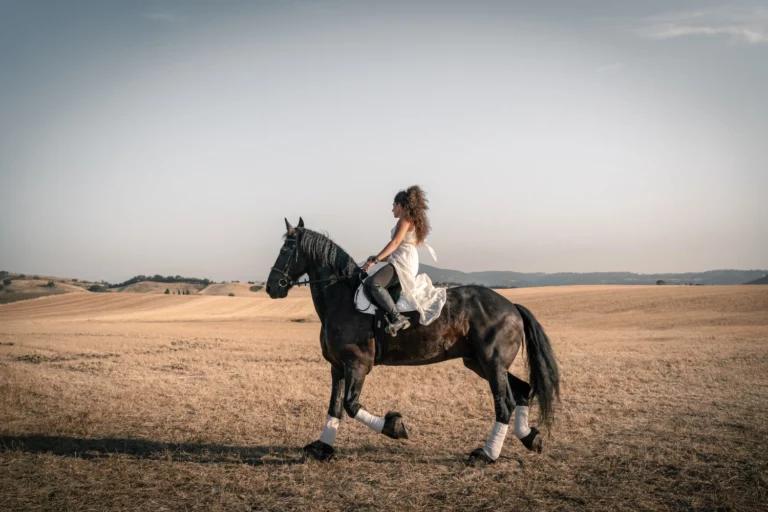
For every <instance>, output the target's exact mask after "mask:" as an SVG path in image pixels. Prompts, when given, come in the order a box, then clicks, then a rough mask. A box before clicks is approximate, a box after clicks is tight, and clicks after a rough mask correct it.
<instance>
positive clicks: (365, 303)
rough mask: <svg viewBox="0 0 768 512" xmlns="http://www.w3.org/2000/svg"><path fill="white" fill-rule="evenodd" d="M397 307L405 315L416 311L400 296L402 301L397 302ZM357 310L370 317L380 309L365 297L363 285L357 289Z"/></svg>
mask: <svg viewBox="0 0 768 512" xmlns="http://www.w3.org/2000/svg"><path fill="white" fill-rule="evenodd" d="M395 306H396V307H397V310H398V311H399V312H401V313H405V312H407V311H416V310H415V309H414V308H412V307H410V303H409V302H408V301H407V300H405V299H404V298H403V295H402V294H401V295H400V300H398V301H397V304H395ZM355 308H357V310H358V311H359V312H361V313H367V314H369V315H373V314H375V313H376V310H377V309H379V308H378V306H376V304H374V303H372V302H371V301H370V300H368V297H367V296H366V295H365V292H364V291H363V285H362V284H361V285H360V286H358V287H357V291H356V292H355Z"/></svg>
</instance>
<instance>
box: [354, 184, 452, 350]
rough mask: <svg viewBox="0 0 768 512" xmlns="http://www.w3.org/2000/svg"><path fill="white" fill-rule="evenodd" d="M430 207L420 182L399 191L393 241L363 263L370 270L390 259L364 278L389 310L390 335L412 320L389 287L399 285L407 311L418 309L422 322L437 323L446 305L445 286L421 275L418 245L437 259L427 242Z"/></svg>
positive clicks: (370, 292)
mask: <svg viewBox="0 0 768 512" xmlns="http://www.w3.org/2000/svg"><path fill="white" fill-rule="evenodd" d="M428 209H429V207H428V206H427V198H426V197H425V194H424V191H423V190H422V189H421V188H420V187H419V186H418V185H414V186H412V187H410V188H409V189H408V190H401V191H400V192H398V193H397V195H396V196H395V200H394V203H393V204H392V214H393V215H394V216H395V218H396V219H399V220H398V222H397V225H396V226H395V227H394V228H393V229H392V240H390V242H389V243H388V244H387V245H386V247H384V249H382V250H381V252H380V253H379V254H377V255H375V256H370V257H369V258H368V261H366V263H365V264H364V265H363V271H364V272H368V270H369V269H370V268H371V267H373V266H374V265H375V264H377V263H379V262H380V261H387V264H386V265H384V266H382V267H380V268H378V270H377V271H376V272H375V273H373V274H372V275H370V276H369V277H368V278H367V279H366V280H365V288H366V291H367V292H368V295H369V296H370V297H371V298H372V299H373V300H374V301H375V302H376V304H378V306H379V307H381V308H382V309H383V310H384V311H385V312H386V313H387V320H388V321H389V325H388V326H387V328H386V332H387V333H388V334H389V335H390V336H397V332H398V331H399V330H401V329H407V328H408V327H410V326H411V323H410V321H409V320H408V319H407V318H406V317H404V316H403V315H401V314H400V312H399V311H398V309H397V306H396V305H395V302H394V300H393V299H392V296H391V295H390V293H389V291H388V289H389V288H390V287H392V286H395V285H397V284H399V285H400V287H401V289H402V292H401V293H402V297H403V299H404V301H405V304H404V306H405V307H406V308H407V309H408V310H413V311H418V312H419V317H420V323H421V324H423V325H429V324H431V323H432V322H434V320H435V319H436V318H437V317H438V316H439V315H440V310H441V309H442V308H443V305H444V304H445V300H446V293H445V289H443V288H435V287H434V286H432V281H431V280H430V278H429V276H428V275H426V274H421V275H419V274H418V272H419V253H418V251H417V250H416V248H417V247H418V246H420V245H423V246H425V247H427V248H428V249H429V251H430V253H431V254H432V257H433V258H435V251H433V250H432V248H431V247H429V245H427V243H426V242H425V239H426V238H427V234H428V233H429V230H430V227H429V220H428V219H427V210H428Z"/></svg>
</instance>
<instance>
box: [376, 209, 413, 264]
mask: <svg viewBox="0 0 768 512" xmlns="http://www.w3.org/2000/svg"><path fill="white" fill-rule="evenodd" d="M410 227H411V221H409V220H407V219H400V220H399V221H397V227H396V228H395V234H394V236H393V237H392V240H391V241H390V242H389V243H388V244H387V246H386V247H384V249H382V251H381V252H380V253H379V254H377V255H376V257H377V258H378V259H379V261H384V260H385V259H387V258H388V257H389V255H390V254H392V253H393V252H394V251H395V249H397V247H398V246H399V245H400V243H401V242H402V241H403V238H405V234H406V233H407V232H408V230H409V229H410Z"/></svg>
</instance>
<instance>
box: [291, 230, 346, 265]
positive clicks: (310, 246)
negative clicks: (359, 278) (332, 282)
mask: <svg viewBox="0 0 768 512" xmlns="http://www.w3.org/2000/svg"><path fill="white" fill-rule="evenodd" d="M297 231H298V244H299V247H300V248H301V250H302V251H304V254H306V255H307V257H308V258H309V259H311V260H312V261H314V262H315V264H317V265H320V266H322V267H326V268H328V269H329V270H330V271H331V272H333V273H334V274H335V275H337V276H340V277H343V276H351V275H353V274H354V272H355V270H356V269H358V268H359V267H358V266H357V263H355V260H354V259H353V258H352V256H350V255H349V253H348V252H347V251H345V250H344V249H342V248H341V247H340V246H339V245H338V244H337V243H336V242H334V241H333V240H331V239H330V238H329V237H328V235H325V234H323V233H318V232H317V231H312V230H311V229H307V228H297Z"/></svg>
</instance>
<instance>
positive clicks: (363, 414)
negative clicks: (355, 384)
mask: <svg viewBox="0 0 768 512" xmlns="http://www.w3.org/2000/svg"><path fill="white" fill-rule="evenodd" d="M355 419H356V420H357V421H359V422H360V423H364V424H366V425H368V428H370V429H371V430H373V431H374V432H376V433H378V434H381V431H382V430H384V418H379V417H378V416H374V415H373V414H371V413H369V412H368V411H366V410H365V409H363V408H362V407H361V408H360V410H359V411H357V414H356V415H355Z"/></svg>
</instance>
